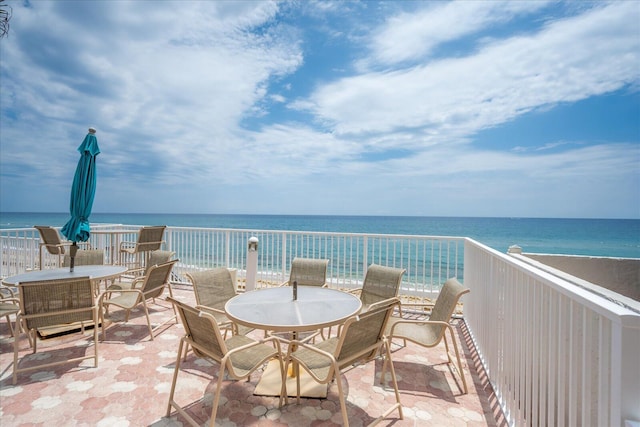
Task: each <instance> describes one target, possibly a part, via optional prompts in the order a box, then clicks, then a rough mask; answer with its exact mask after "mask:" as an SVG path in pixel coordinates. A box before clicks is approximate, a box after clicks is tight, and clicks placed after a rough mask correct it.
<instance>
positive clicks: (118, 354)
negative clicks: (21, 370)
mask: <svg viewBox="0 0 640 427" xmlns="http://www.w3.org/2000/svg"><path fill="white" fill-rule="evenodd" d="M174 294H175V295H176V297H177V298H178V299H182V300H185V301H188V302H193V300H194V298H193V292H192V290H191V288H190V287H189V286H185V285H177V286H174ZM160 304H162V306H160V305H153V304H152V305H151V306H150V315H151V319H152V323H154V324H159V323H162V321H163V320H164V319H166V318H167V317H170V316H171V315H172V314H173V311H172V310H171V308H170V307H169V305H168V304H167V303H166V302H164V301H160ZM112 316H113V319H114V320H116V323H115V324H114V325H111V327H110V328H108V330H107V340H106V341H103V342H101V343H100V349H99V352H100V362H99V366H98V368H93V367H92V361H86V362H88V363H84V362H83V363H81V364H65V365H60V366H57V367H55V369H45V370H42V371H37V370H36V371H33V372H31V373H25V374H21V375H20V376H19V377H18V383H17V385H15V386H13V385H12V379H11V374H12V363H13V338H11V336H10V334H9V329H8V327H7V323H6V321H2V322H0V350H1V355H0V369H1V377H0V418H1V419H2V425H3V426H25V425H30V426H39V425H91V426H181V425H186V422H185V423H183V421H184V420H182V419H181V418H180V417H178V416H177V415H176V413H175V411H173V412H172V415H171V417H169V418H165V417H164V415H165V412H166V407H167V400H168V393H169V389H170V386H171V379H172V374H173V366H174V363H175V357H176V351H177V349H178V342H179V339H180V337H181V334H182V333H183V329H182V327H181V325H176V324H173V323H170V324H169V325H167V326H166V327H165V328H164V329H162V330H161V331H159V333H158V335H157V337H156V338H155V339H154V341H149V335H148V330H147V327H146V322H145V320H144V315H143V313H142V311H141V310H138V311H134V312H132V315H131V319H130V321H129V322H128V323H126V324H125V323H124V316H123V312H122V311H120V310H113V311H112ZM456 332H457V337H458V340H459V343H460V344H461V349H462V351H463V352H464V356H465V360H464V363H465V365H466V369H465V375H466V378H467V382H468V385H469V394H467V395H462V394H461V393H460V389H459V387H458V385H457V384H456V382H455V381H454V377H453V375H452V374H451V372H450V371H449V368H448V367H447V365H446V363H445V357H446V356H445V355H444V344H440V345H439V346H438V347H436V348H434V349H424V348H422V347H418V346H415V345H412V344H409V345H408V347H401V346H400V345H398V344H394V345H393V349H392V350H393V356H394V364H395V368H396V373H397V375H398V385H399V389H400V395H401V401H402V405H403V413H404V420H400V419H398V413H397V411H396V412H394V413H392V414H391V415H390V417H389V418H387V419H385V420H384V421H383V422H382V423H381V424H380V425H389V426H390V425H393V426H419V425H425V424H429V425H434V426H502V425H506V422H505V420H504V418H503V416H502V414H501V413H500V409H499V406H498V404H497V400H496V398H495V395H494V394H493V390H492V388H491V386H490V385H489V383H488V380H487V377H486V375H485V374H484V372H483V371H482V368H481V365H480V362H479V359H478V357H477V354H476V352H475V349H474V348H473V346H472V344H471V340H470V336H469V334H468V331H467V329H466V326H465V323H464V322H462V321H458V322H457V324H456ZM254 333H260V332H254ZM90 344H92V343H91V335H89V334H88V333H85V336H81V335H80V334H70V335H66V336H62V337H57V338H55V339H47V340H43V341H40V342H39V343H38V353H36V356H35V357H34V358H33V359H34V360H35V359H36V358H38V357H42V356H43V355H45V354H49V355H51V356H52V357H62V358H65V357H69V354H70V353H76V352H77V353H83V352H85V351H86V347H87V345H90ZM20 348H21V353H20V355H21V356H23V355H25V354H27V353H29V352H30V351H31V350H30V349H29V346H28V343H27V340H26V336H25V335H24V334H23V335H22V338H21V342H20ZM45 352H46V353H45ZM21 363H23V364H24V363H28V361H27V360H23V361H22V362H21ZM182 367H183V371H181V372H180V377H179V382H178V386H177V394H176V396H177V400H178V402H179V403H181V404H182V405H188V411H189V413H190V414H192V416H193V417H194V418H196V419H198V420H199V421H200V422H202V423H205V422H207V421H208V419H209V414H210V412H211V401H212V395H211V393H210V391H209V390H211V389H214V388H215V379H216V378H217V377H216V375H217V370H218V366H217V365H215V366H212V365H210V364H209V363H208V362H206V361H204V360H202V359H197V358H195V356H193V354H192V353H191V354H190V355H189V357H188V359H187V361H186V362H185V363H184V364H183V365H182ZM381 369H382V363H381V361H380V360H376V361H375V363H369V364H367V365H363V366H356V367H354V368H353V369H351V370H350V371H348V372H347V374H346V380H345V381H346V388H345V390H347V391H346V394H347V395H348V398H347V399H348V403H347V407H348V411H349V419H350V422H351V425H352V426H362V425H367V424H369V423H370V422H371V421H373V420H374V419H375V418H376V417H377V416H378V415H380V414H381V413H383V412H384V410H385V409H386V408H387V407H388V406H389V405H390V403H389V402H391V401H392V400H393V392H392V391H391V389H386V388H383V387H381V386H380V385H379V375H380V371H381ZM259 377H260V373H256V374H254V375H252V377H251V380H250V381H248V382H247V381H240V382H235V381H228V382H225V384H224V388H223V396H222V397H221V406H220V408H219V410H218V417H217V425H221V426H244V425H258V426H282V425H291V426H332V425H340V424H341V415H340V404H339V402H338V400H337V396H338V394H337V387H336V385H335V384H332V385H330V387H329V393H328V396H327V398H326V399H316V398H308V399H305V398H302V400H301V404H300V405H296V404H295V399H293V400H291V399H290V404H289V405H288V406H284V407H283V408H282V409H280V410H279V409H278V408H277V404H278V398H277V397H264V396H254V395H253V391H254V389H255V387H256V384H257V381H258V379H259Z"/></svg>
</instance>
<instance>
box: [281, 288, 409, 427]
mask: <svg viewBox="0 0 640 427" xmlns="http://www.w3.org/2000/svg"><path fill="white" fill-rule="evenodd" d="M399 305H400V300H399V299H398V298H389V299H387V300H383V301H379V302H377V303H374V304H372V305H371V306H370V307H369V310H368V311H367V312H366V313H362V314H359V315H356V316H352V317H350V318H349V319H347V320H346V321H345V322H344V324H343V325H341V328H340V334H339V335H338V336H337V337H332V338H329V339H326V340H324V341H321V342H319V343H318V344H313V345H312V344H309V343H308V339H306V340H302V341H300V340H294V341H291V343H290V344H289V349H288V351H287V357H286V363H285V368H284V371H283V374H282V391H281V393H280V395H281V396H280V405H282V399H283V398H284V400H285V403H286V404H288V403H289V398H288V396H287V395H288V393H287V390H286V375H287V371H288V368H289V363H294V369H298V368H302V369H304V370H305V371H307V372H308V373H309V375H311V377H312V378H313V379H314V380H315V381H317V382H319V383H321V384H328V383H329V382H331V381H334V380H335V383H336V384H337V386H338V394H339V398H340V408H341V412H342V420H343V424H344V426H345V427H348V426H349V417H348V415H347V407H346V403H345V402H346V398H345V395H344V390H343V387H342V371H344V370H346V369H349V368H350V367H352V365H354V364H355V363H367V362H370V361H372V360H374V358H375V357H376V355H377V354H378V351H380V350H381V348H382V349H384V354H385V356H386V359H385V360H388V361H389V364H390V366H391V380H392V384H393V390H394V393H395V398H396V403H395V404H394V405H393V406H391V407H390V408H389V409H387V411H385V413H384V414H383V415H381V416H380V417H379V418H377V419H376V420H375V421H374V422H373V423H372V424H371V425H374V424H377V423H378V422H380V421H382V420H383V419H384V418H386V417H387V416H389V414H391V413H392V412H393V411H395V410H396V409H397V410H398V413H399V416H400V419H403V415H402V404H401V403H400V393H399V391H398V383H397V380H396V374H395V370H394V367H393V361H392V359H391V351H390V346H389V342H388V341H387V339H386V337H385V336H384V330H385V326H386V324H387V321H388V319H389V317H390V316H391V313H392V312H393V310H394V309H395V308H396V307H397V306H399ZM296 365H297V367H296ZM382 378H384V377H382ZM296 401H297V403H298V404H300V375H297V380H296Z"/></svg>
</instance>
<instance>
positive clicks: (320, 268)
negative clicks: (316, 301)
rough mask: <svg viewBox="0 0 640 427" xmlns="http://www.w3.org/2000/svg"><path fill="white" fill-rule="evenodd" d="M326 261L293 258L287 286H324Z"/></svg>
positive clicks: (327, 263)
mask: <svg viewBox="0 0 640 427" xmlns="http://www.w3.org/2000/svg"><path fill="white" fill-rule="evenodd" d="M328 265H329V260H328V259H312V258H294V259H293V261H291V272H290V273H289V285H292V284H293V282H294V281H295V282H298V285H299V286H324V285H325V283H326V282H327V267H328Z"/></svg>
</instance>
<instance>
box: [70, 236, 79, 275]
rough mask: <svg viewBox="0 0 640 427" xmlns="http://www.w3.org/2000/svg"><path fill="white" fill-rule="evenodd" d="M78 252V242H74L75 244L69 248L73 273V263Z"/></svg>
mask: <svg viewBox="0 0 640 427" xmlns="http://www.w3.org/2000/svg"><path fill="white" fill-rule="evenodd" d="M76 253H78V242H73V244H72V245H71V247H70V248H69V256H70V257H71V262H70V263H69V271H70V272H72V273H73V264H74V262H75V260H76Z"/></svg>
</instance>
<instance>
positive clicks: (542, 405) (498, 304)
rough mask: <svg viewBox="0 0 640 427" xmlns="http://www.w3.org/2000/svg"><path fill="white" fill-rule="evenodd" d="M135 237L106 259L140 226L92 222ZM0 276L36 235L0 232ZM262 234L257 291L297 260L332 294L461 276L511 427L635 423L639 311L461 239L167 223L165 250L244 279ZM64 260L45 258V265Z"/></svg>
mask: <svg viewBox="0 0 640 427" xmlns="http://www.w3.org/2000/svg"><path fill="white" fill-rule="evenodd" d="M92 228H93V229H94V230H95V229H100V228H108V229H114V228H118V229H123V230H131V234H130V235H129V234H125V235H122V234H114V235H108V234H107V235H104V234H94V235H92V236H91V239H90V242H89V243H90V244H91V246H92V247H93V248H98V249H104V250H105V258H106V262H114V261H117V260H118V247H117V246H118V244H119V241H121V240H128V241H133V240H135V232H136V231H137V230H138V229H139V226H131V225H126V226H124V225H97V224H94V225H92ZM0 234H1V242H0V244H1V249H2V250H1V252H0V268H1V269H0V276H2V277H6V276H10V275H14V274H17V273H21V272H23V271H26V270H29V269H37V268H39V266H38V258H39V255H38V248H39V236H38V233H37V232H36V230H34V229H11V230H0ZM251 237H257V238H258V240H259V243H258V250H257V255H258V266H257V287H261V286H267V285H269V284H274V283H281V282H283V281H284V280H286V278H287V276H288V271H289V268H290V265H291V260H292V259H293V258H294V257H296V256H298V257H310V258H326V259H329V260H330V264H329V274H328V281H329V282H330V284H331V286H332V287H336V288H355V287H358V286H360V285H361V284H362V280H363V277H364V274H365V272H366V268H367V266H368V265H370V264H372V263H377V264H381V265H389V266H394V267H401V268H405V269H406V270H407V273H406V275H405V276H404V279H403V282H402V291H401V293H403V294H404V295H411V296H414V297H428V298H434V297H436V296H437V293H438V291H439V289H440V287H441V285H442V283H444V281H445V280H446V279H447V278H449V277H457V278H458V280H460V281H461V282H463V283H464V284H465V285H466V286H468V287H469V288H470V289H471V293H469V294H468V295H466V296H465V297H464V299H463V302H464V317H465V322H466V324H467V326H468V329H469V332H470V335H471V337H472V339H473V341H474V344H475V346H476V350H477V352H478V354H479V357H480V360H481V362H482V363H483V365H484V367H485V369H486V371H487V374H488V377H489V379H490V382H491V384H492V385H493V387H494V390H495V392H496V396H497V398H498V401H499V403H500V405H501V407H502V408H503V410H504V413H505V416H506V418H507V421H508V422H509V424H510V425H517V426H520V425H523V426H565V425H571V426H573V425H585V426H588V425H593V426H621V425H623V422H624V420H638V419H640V404H639V403H638V402H640V364H639V363H638V357H639V356H640V315H638V314H637V313H635V312H632V311H629V310H628V309H626V308H624V307H620V306H618V305H615V304H614V303H612V302H610V301H606V300H604V299H602V298H599V297H598V296H595V295H593V294H590V293H589V292H587V291H585V290H584V289H580V288H578V287H576V286H573V285H572V284H570V283H568V282H566V281H564V280H562V279H559V278H557V277H554V276H552V275H550V274H548V273H545V272H544V271H541V270H539V269H536V268H535V267H532V266H530V265H526V264H524V263H522V262H520V261H518V260H517V259H513V258H512V257H510V256H508V255H506V254H501V253H499V252H497V251H495V250H493V249H490V248H488V247H486V246H484V245H482V244H480V243H478V242H476V241H474V240H472V239H468V238H462V237H440V236H413V235H386V234H376V235H373V234H357V233H325V232H297V231H267V230H233V229H207V228H190V227H168V228H167V230H166V233H165V241H166V245H165V246H166V249H170V250H172V251H175V252H176V257H177V258H179V259H180V263H179V264H178V265H177V266H176V268H175V273H176V274H175V276H174V280H176V281H183V280H184V273H185V272H188V271H192V270H196V269H206V268H212V267H218V266H226V267H230V268H235V269H236V270H237V276H238V279H239V283H241V282H243V280H244V278H245V277H246V268H247V266H246V262H247V251H248V242H249V238H251ZM55 263H57V257H51V256H49V255H48V254H45V257H44V259H43V264H44V266H45V267H49V266H52V265H54V264H55Z"/></svg>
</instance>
